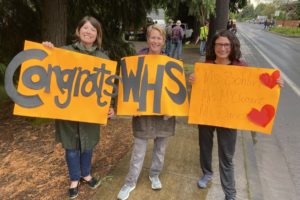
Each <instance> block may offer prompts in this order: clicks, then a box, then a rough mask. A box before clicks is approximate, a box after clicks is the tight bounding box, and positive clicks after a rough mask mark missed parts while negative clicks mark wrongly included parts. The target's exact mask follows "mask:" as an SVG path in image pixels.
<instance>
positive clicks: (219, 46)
mask: <svg viewBox="0 0 300 200" xmlns="http://www.w3.org/2000/svg"><path fill="white" fill-rule="evenodd" d="M215 47H216V48H222V47H224V48H225V49H229V48H231V46H230V43H224V44H223V43H215Z"/></svg>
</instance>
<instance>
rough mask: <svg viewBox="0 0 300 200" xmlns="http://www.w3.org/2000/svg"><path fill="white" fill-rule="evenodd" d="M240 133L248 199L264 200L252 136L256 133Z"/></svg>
mask: <svg viewBox="0 0 300 200" xmlns="http://www.w3.org/2000/svg"><path fill="white" fill-rule="evenodd" d="M241 132H242V134H241V135H242V141H243V153H244V162H245V170H246V176H247V184H248V192H249V199H250V200H264V196H263V192H262V186H261V182H260V178H259V172H258V167H257V162H256V156H255V149H254V138H253V135H254V134H256V133H255V132H249V131H241Z"/></svg>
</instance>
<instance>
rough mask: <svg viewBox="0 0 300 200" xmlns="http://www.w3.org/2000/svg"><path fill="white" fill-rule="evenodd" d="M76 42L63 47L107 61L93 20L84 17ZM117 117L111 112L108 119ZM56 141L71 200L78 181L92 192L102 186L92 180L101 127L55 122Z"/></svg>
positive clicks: (77, 190) (98, 25) (90, 124)
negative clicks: (63, 154)
mask: <svg viewBox="0 0 300 200" xmlns="http://www.w3.org/2000/svg"><path fill="white" fill-rule="evenodd" d="M75 35H76V42H75V43H74V44H71V45H68V46H65V47H63V48H64V49H68V50H72V51H76V52H79V53H83V54H88V55H92V56H96V57H100V58H105V59H107V58H108V57H107V56H106V55H105V54H104V52H103V51H102V50H101V46H102V29H101V24H100V22H99V21H98V20H97V19H95V18H93V17H90V16H86V17H84V18H83V19H82V20H81V21H80V22H79V23H78V26H77V28H76V32H75ZM43 45H44V46H47V47H49V48H54V45H53V44H52V43H51V42H43ZM113 115H114V110H113V109H112V108H110V109H109V113H108V117H111V116H113ZM55 128H56V139H57V141H59V142H61V143H62V146H63V147H64V148H65V150H66V162H67V166H68V170H69V176H70V180H71V184H70V188H69V197H70V198H71V199H73V198H76V197H77V196H78V192H79V189H78V186H79V181H80V180H82V181H83V182H85V183H87V184H88V185H89V186H90V187H91V188H96V187H98V186H99V184H100V181H99V180H97V179H96V178H94V177H92V176H91V173H90V171H91V161H92V153H93V148H94V147H95V146H96V144H97V143H98V142H99V135H100V125H99V124H92V123H84V122H75V121H66V120H56V121H55Z"/></svg>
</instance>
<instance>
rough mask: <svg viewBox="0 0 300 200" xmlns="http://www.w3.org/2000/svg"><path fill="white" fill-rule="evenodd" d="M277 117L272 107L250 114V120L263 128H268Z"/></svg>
mask: <svg viewBox="0 0 300 200" xmlns="http://www.w3.org/2000/svg"><path fill="white" fill-rule="evenodd" d="M274 115H275V109H274V107H273V106H271V105H268V104H267V105H264V106H263V107H262V108H261V110H260V111H258V110H257V109H255V108H252V110H251V111H250V112H249V113H248V115H247V117H248V119H249V120H250V121H251V122H253V123H254V124H257V125H259V126H262V127H266V126H267V125H268V124H269V122H270V121H271V120H272V119H273V117H274Z"/></svg>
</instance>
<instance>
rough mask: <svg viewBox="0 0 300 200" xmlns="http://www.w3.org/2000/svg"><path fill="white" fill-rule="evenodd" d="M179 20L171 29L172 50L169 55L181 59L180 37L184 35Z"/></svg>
mask: <svg viewBox="0 0 300 200" xmlns="http://www.w3.org/2000/svg"><path fill="white" fill-rule="evenodd" d="M180 25H181V21H180V20H177V21H176V26H175V27H174V28H173V29H172V50H171V57H172V58H176V59H177V60H182V58H181V54H182V39H183V37H184V32H183V29H182V28H181V26H180Z"/></svg>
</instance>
